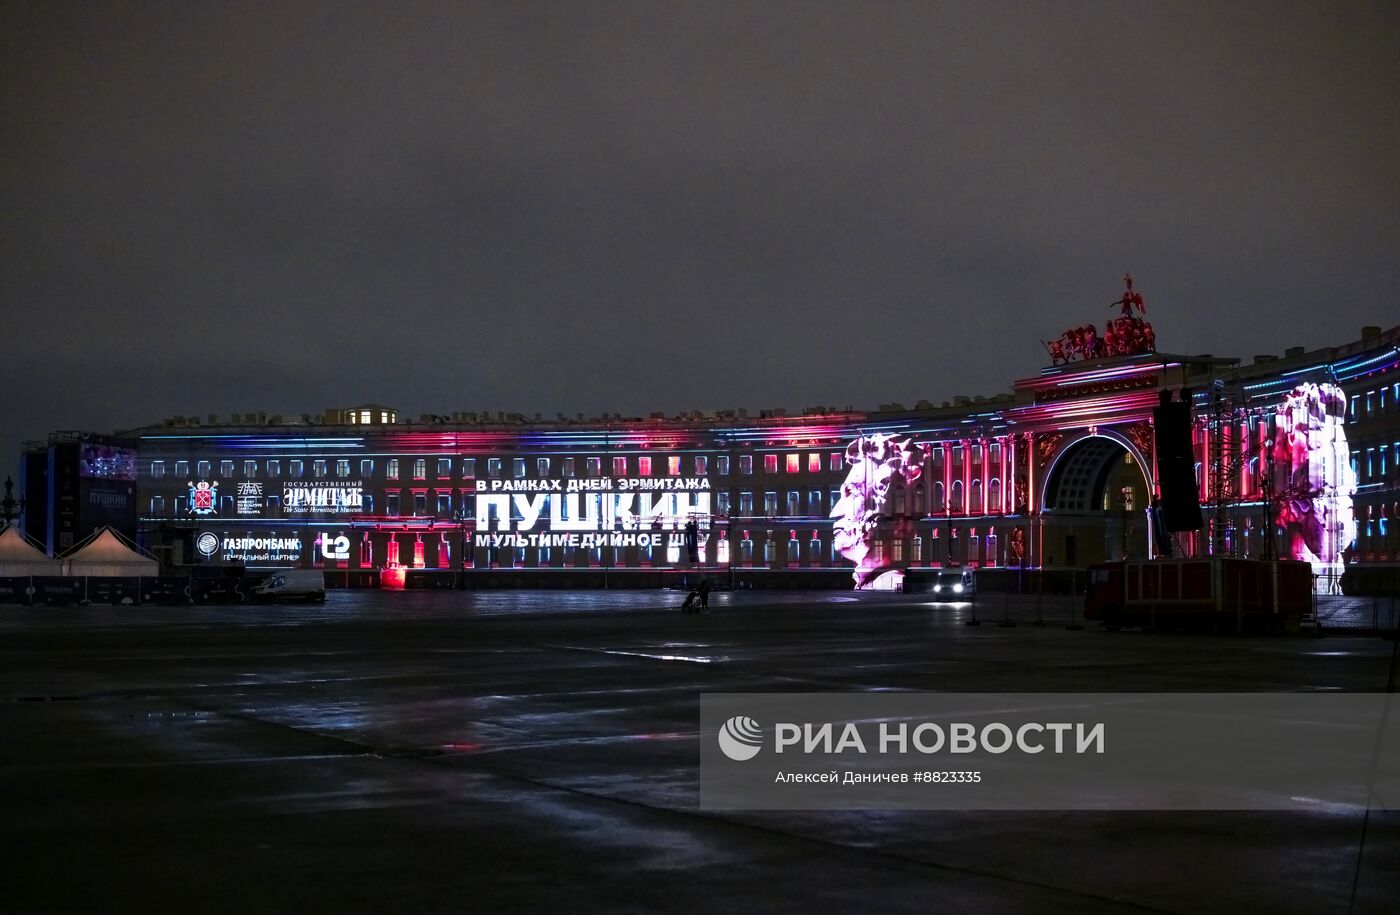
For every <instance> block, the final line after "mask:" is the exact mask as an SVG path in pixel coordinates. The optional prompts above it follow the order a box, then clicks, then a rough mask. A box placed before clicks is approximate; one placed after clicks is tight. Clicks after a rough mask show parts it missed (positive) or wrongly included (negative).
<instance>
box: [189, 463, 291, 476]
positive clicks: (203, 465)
mask: <svg viewBox="0 0 1400 915" xmlns="http://www.w3.org/2000/svg"><path fill="white" fill-rule="evenodd" d="M287 466H288V471H289V472H290V473H291V475H292V476H294V477H301V475H302V474H304V473H305V472H306V471H305V470H304V469H303V467H304V465H303V464H302V462H301V461H300V460H295V459H294V460H291V461H288V462H287ZM199 468H200V474H201V475H204V476H207V475H208V473H209V462H208V461H200V462H199Z"/></svg>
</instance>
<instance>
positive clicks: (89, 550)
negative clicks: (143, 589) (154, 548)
mask: <svg viewBox="0 0 1400 915" xmlns="http://www.w3.org/2000/svg"><path fill="white" fill-rule="evenodd" d="M63 574H64V575H95V576H99V577H104V578H108V577H110V578H117V577H122V576H132V575H158V574H160V563H159V562H157V561H156V558H155V557H154V556H152V555H151V554H149V553H147V552H145V551H144V550H141V549H140V548H139V547H137V546H136V545H135V544H134V543H131V542H130V541H128V540H127V539H126V538H125V537H122V536H121V535H120V534H118V533H117V532H116V531H114V530H112V529H111V528H110V527H104V528H102V529H101V530H99V531H96V532H94V533H93V535H92V536H91V537H89V538H88V539H86V540H84V541H83V542H82V543H80V544H78V545H77V546H75V547H73V549H71V550H69V551H68V552H67V553H64V554H63Z"/></svg>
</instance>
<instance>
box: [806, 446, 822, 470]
mask: <svg viewBox="0 0 1400 915" xmlns="http://www.w3.org/2000/svg"><path fill="white" fill-rule="evenodd" d="M807 472H808V473H821V472H822V456H821V455H820V454H817V453H816V452H815V451H813V452H811V453H810V454H808V455H807Z"/></svg>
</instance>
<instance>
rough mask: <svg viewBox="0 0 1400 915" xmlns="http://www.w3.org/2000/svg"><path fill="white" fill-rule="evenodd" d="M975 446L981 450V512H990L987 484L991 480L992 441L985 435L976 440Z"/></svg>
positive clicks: (988, 513) (986, 513) (987, 513)
mask: <svg viewBox="0 0 1400 915" xmlns="http://www.w3.org/2000/svg"><path fill="white" fill-rule="evenodd" d="M977 447H978V448H979V449H981V451H982V514H984V515H990V514H992V506H991V505H990V504H989V503H988V501H987V484H988V483H989V482H990V481H991V469H992V443H991V441H990V440H989V439H988V438H987V437H986V436H985V435H983V436H981V437H980V438H978V440H977Z"/></svg>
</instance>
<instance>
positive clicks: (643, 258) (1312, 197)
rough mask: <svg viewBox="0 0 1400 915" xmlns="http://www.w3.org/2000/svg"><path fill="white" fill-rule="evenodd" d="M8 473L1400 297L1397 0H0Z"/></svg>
mask: <svg viewBox="0 0 1400 915" xmlns="http://www.w3.org/2000/svg"><path fill="white" fill-rule="evenodd" d="M0 75H3V96H0V169H2V170H3V186H0V203H2V204H3V205H2V206H0V339H2V340H3V344H4V352H5V357H6V358H5V363H4V364H5V366H6V369H7V372H6V375H7V378H6V397H5V399H4V404H3V407H0V472H14V471H15V469H16V460H15V457H16V451H17V448H18V444H19V441H20V440H21V439H24V438H42V437H43V436H44V435H45V434H46V433H47V432H49V431H50V430H54V429H75V428H80V429H91V430H95V431H108V430H112V429H116V428H125V427H131V426H136V425H141V424H145V423H151V422H157V421H159V420H160V419H162V418H164V417H167V416H170V415H173V414H177V413H179V414H200V415H203V414H208V413H221V414H227V413H229V412H231V411H236V412H243V411H254V410H263V411H266V412H268V413H291V414H300V413H303V412H312V413H315V412H320V411H321V410H323V409H325V408H326V407H329V406H342V405H352V404H357V403H361V402H365V401H374V402H381V403H387V404H389V405H391V406H394V407H396V408H398V409H399V410H400V412H401V414H406V415H412V416H417V415H418V414H419V413H426V412H434V413H447V412H451V411H453V410H487V409H489V410H493V411H494V410H498V409H500V410H507V411H520V412H524V413H528V414H534V413H535V412H542V413H543V414H544V415H545V416H546V417H553V416H554V414H555V413H556V412H557V411H563V412H566V413H569V414H573V413H575V412H578V411H583V412H585V413H588V414H589V415H593V414H595V413H598V412H601V411H605V410H606V411H620V412H623V413H627V414H634V413H642V414H645V413H647V412H650V411H652V410H665V411H667V412H673V411H676V410H682V409H686V410H689V409H723V408H727V407H740V406H743V407H748V408H750V409H751V410H757V409H759V408H763V407H774V406H784V407H788V408H789V409H801V408H803V407H807V406H812V405H816V404H825V405H834V406H837V407H845V406H847V405H854V406H856V407H858V408H859V407H873V406H875V405H876V404H878V403H881V402H887V401H901V402H903V403H905V404H906V405H912V404H913V403H914V402H915V401H917V400H919V399H921V398H927V399H929V400H932V401H934V402H935V403H938V402H941V401H943V400H946V399H951V398H952V397H953V396H954V395H957V394H988V395H990V394H995V393H998V392H1001V391H1005V390H1009V388H1010V386H1011V383H1012V382H1013V380H1014V379H1016V378H1018V377H1025V376H1028V375H1033V374H1035V373H1036V371H1038V369H1039V368H1040V367H1041V366H1042V365H1044V364H1046V363H1047V362H1048V359H1047V357H1046V355H1045V351H1044V349H1043V348H1042V345H1041V340H1042V339H1049V338H1053V337H1055V336H1058V334H1059V333H1060V332H1061V331H1062V330H1063V329H1064V328H1065V327H1067V326H1069V325H1072V324H1083V323H1086V322H1090V321H1093V322H1096V323H1098V324H1099V325H1100V327H1102V324H1103V322H1104V321H1105V320H1106V319H1108V318H1109V317H1111V316H1112V315H1113V314H1114V313H1115V312H1114V311H1113V310H1111V309H1110V308H1109V303H1111V302H1113V301H1114V300H1115V299H1117V298H1118V297H1119V295H1120V294H1121V291H1122V282H1121V277H1122V275H1123V273H1124V272H1125V271H1131V272H1132V273H1133V274H1134V276H1135V278H1136V280H1137V286H1138V289H1139V291H1141V292H1142V293H1143V294H1144V295H1145V296H1146V299H1147V306H1148V315H1147V317H1148V318H1149V319H1150V320H1152V321H1153V322H1154V324H1155V326H1156V329H1157V340H1158V346H1159V348H1160V349H1162V350H1163V351H1167V352H1189V353H1201V352H1214V353H1217V354H1227V355H1234V356H1242V357H1245V358H1246V359H1249V358H1250V357H1252V356H1253V355H1254V354H1255V353H1268V352H1273V353H1281V352H1282V350H1283V349H1284V348H1285V347H1287V346H1291V345H1306V346H1308V347H1309V348H1313V347H1318V346H1324V345H1334V344H1338V343H1343V342H1347V341H1350V340H1354V339H1356V338H1357V337H1358V336H1359V332H1360V327H1361V326H1362V325H1363V324H1380V325H1383V326H1387V327H1389V326H1392V325H1394V324H1396V323H1400V308H1397V305H1396V302H1397V276H1400V245H1398V244H1397V242H1400V4H1395V3H1378V4H1366V3H1346V4H1285V3H1265V4H1258V5H1255V4H1245V3H1230V4H1219V5H1214V4H1205V3H1179V4H1160V3H1141V4H1067V3H1029V4H993V3H971V2H969V3H958V4H934V3H854V2H852V3H817V2H804V3H795V4H785V3H777V2H763V3H751V4H725V3H719V2H714V0H706V2H701V3H694V4H680V3H659V2H647V3H638V4H624V3H605V2H592V3H549V4H529V3H521V2H514V0H512V2H502V3H467V2H445V3H440V4H412V3H404V2H394V3H387V2H385V3H377V4H366V5H361V4H352V3H341V2H337V3H331V2H325V3H319V4H295V3H288V2H286V0H278V2H273V3H266V4H254V3H221V4H204V3H187V2H179V3H150V2H141V3H117V2H112V3H93V4H86V3H84V4H37V3H35V4H31V3H4V4H3V5H2V6H0Z"/></svg>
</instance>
